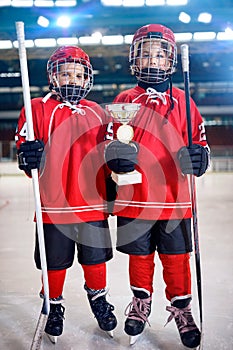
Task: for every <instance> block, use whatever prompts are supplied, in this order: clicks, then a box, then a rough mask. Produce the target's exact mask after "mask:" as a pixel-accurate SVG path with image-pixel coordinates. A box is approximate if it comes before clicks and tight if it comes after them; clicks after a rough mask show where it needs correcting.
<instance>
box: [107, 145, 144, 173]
mask: <svg viewBox="0 0 233 350" xmlns="http://www.w3.org/2000/svg"><path fill="white" fill-rule="evenodd" d="M137 154H138V145H137V143H136V142H130V143H129V144H126V143H123V142H120V141H112V142H111V143H109V144H108V145H107V146H106V148H105V161H106V163H107V165H108V167H109V169H111V170H112V171H114V172H115V173H118V174H119V173H128V172H130V171H133V170H134V169H135V164H137V162H138V161H137Z"/></svg>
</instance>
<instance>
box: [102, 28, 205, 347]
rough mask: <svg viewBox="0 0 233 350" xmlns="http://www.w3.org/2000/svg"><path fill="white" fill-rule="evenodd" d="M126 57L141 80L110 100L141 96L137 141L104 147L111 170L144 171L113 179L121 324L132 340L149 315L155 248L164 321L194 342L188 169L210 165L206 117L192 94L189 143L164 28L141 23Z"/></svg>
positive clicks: (171, 45) (173, 52)
mask: <svg viewBox="0 0 233 350" xmlns="http://www.w3.org/2000/svg"><path fill="white" fill-rule="evenodd" d="M130 64H131V70H132V72H133V74H135V76H136V78H137V81H138V84H137V86H136V87H134V88H131V89H129V90H126V91H123V92H122V93H120V94H119V95H118V96H117V97H116V98H115V100H114V102H116V103H124V102H125V103H140V104H141V109H140V111H139V112H138V113H137V115H136V116H135V118H134V119H133V120H132V121H131V122H130V124H131V125H132V127H133V129H134V138H133V141H134V143H136V144H137V145H138V147H131V145H130V144H129V145H126V144H121V142H119V141H112V142H111V143H110V144H109V145H108V146H107V147H106V151H105V158H106V161H107V164H108V166H109V168H110V169H111V170H113V171H115V172H117V173H121V172H126V171H132V170H134V169H135V168H136V169H137V170H138V171H140V172H141V173H142V183H141V184H135V185H133V186H131V185H126V186H118V194H117V199H116V201H115V205H114V212H113V213H114V214H115V215H117V226H118V241H117V249H118V250H119V251H121V252H123V253H126V254H128V255H129V278H130V285H131V289H132V291H133V294H134V296H133V300H132V303H131V304H130V307H129V312H128V314H127V316H128V317H127V319H126V321H125V332H126V333H127V334H129V335H130V336H131V337H132V338H133V337H134V340H135V336H138V335H139V334H141V333H142V332H143V330H144V327H145V324H146V322H148V316H149V315H150V312H151V302H152V293H153V274H154V255H155V250H157V251H158V255H159V258H160V260H161V262H162V266H163V278H164V281H165V284H166V291H165V292H166V297H167V299H168V300H169V301H170V302H171V306H168V307H167V310H168V311H169V312H170V313H171V315H170V317H169V321H170V320H171V319H172V318H174V319H175V321H176V324H177V327H178V330H179V333H180V336H181V340H182V342H183V344H184V345H185V346H187V347H190V348H193V347H196V346H198V345H199V343H200V331H199V329H198V328H197V326H196V324H195V322H194V320H193V317H192V314H191V306H190V302H191V299H192V294H191V273H190V264H189V258H190V252H191V251H192V239H191V217H192V212H191V199H190V194H189V187H188V178H187V176H186V174H194V175H196V176H201V175H202V174H204V173H205V171H206V169H207V167H208V163H209V150H208V146H207V142H206V135H205V129H204V124H203V120H202V117H201V115H200V113H199V112H198V110H197V107H196V106H195V103H194V101H193V100H192V99H191V115H192V139H193V145H192V146H191V147H188V146H187V145H188V135H187V122H186V107H185V105H186V103H185V94H184V92H183V91H182V90H180V89H178V88H175V87H172V74H173V73H174V72H175V69H176V64H177V47H176V43H175V38H174V34H173V32H172V31H171V30H170V29H169V28H166V27H165V26H162V25H158V24H150V25H146V26H143V27H141V28H139V29H138V30H137V31H136V33H135V35H134V37H133V41H132V45H131V48H130ZM126 147H127V148H128V151H127V156H125V155H124V154H125V152H126ZM134 340H132V342H133V341H134Z"/></svg>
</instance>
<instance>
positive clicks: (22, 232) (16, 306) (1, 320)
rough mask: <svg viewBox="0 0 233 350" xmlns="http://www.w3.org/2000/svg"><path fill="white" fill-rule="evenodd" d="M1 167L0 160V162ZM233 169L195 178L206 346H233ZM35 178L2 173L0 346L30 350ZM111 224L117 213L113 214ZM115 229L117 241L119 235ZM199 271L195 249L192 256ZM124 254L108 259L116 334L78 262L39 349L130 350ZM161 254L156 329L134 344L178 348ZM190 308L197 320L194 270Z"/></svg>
mask: <svg viewBox="0 0 233 350" xmlns="http://www.w3.org/2000/svg"><path fill="white" fill-rule="evenodd" d="M0 166H1V165H0ZM232 180H233V174H229V173H228V174H214V173H208V174H207V175H206V176H205V177H203V178H202V179H198V181H197V185H198V218H199V234H200V235H201V239H200V247H201V259H202V282H203V309H204V349H205V350H215V349H216V350H232V349H233V302H232V296H233V283H232V267H233V264H232V263H233V253H232V252H233V236H232V225H233V212H232V208H233V205H232V204H233V195H232ZM33 212H34V202H33V190H32V184H31V180H30V179H28V178H26V177H24V176H19V175H17V176H13V175H12V176H0V237H1V244H0V278H1V284H0V308H1V309H0V349H1V350H25V349H29V348H30V344H31V341H32V338H33V334H34V330H35V327H36V323H37V320H38V317H39V313H40V309H41V306H42V302H41V300H40V298H39V297H38V292H39V290H40V272H39V271H38V270H36V268H35V266H34V261H33V246H34V224H33V221H32V220H33ZM111 225H112V226H114V218H112V219H111ZM112 232H113V241H115V234H114V230H113V231H112ZM191 262H192V269H194V255H193V256H192V259H191ZM127 269H128V260H127V256H125V255H123V254H120V253H118V252H115V256H114V259H113V260H112V261H110V262H109V263H108V286H109V287H110V290H109V296H108V300H109V301H110V302H111V303H112V304H113V305H114V306H115V313H116V316H117V319H118V326H117V328H116V330H115V337H114V339H111V338H110V337H109V336H108V335H107V334H106V333H104V332H103V331H101V330H100V329H99V328H98V327H97V323H96V320H95V319H94V316H93V314H92V313H91V311H90V307H89V304H88V302H87V298H86V293H85V291H84V289H83V275H82V271H81V269H80V266H79V265H78V263H77V262H75V263H74V265H73V267H72V268H70V269H69V271H68V274H67V280H66V284H65V291H64V297H65V307H66V313H65V329H64V333H63V335H62V336H61V337H59V339H58V343H57V344H56V345H53V344H52V343H51V342H50V341H49V339H48V338H47V337H44V338H43V342H42V346H41V349H56V350H61V349H62V350H71V349H78V350H79V349H80V350H110V349H111V350H125V349H129V343H128V337H127V335H126V334H124V331H123V327H124V319H125V316H124V310H125V308H126V306H127V305H128V303H129V302H130V301H131V291H130V288H129V285H128V274H127ZM161 276H162V271H161V265H160V262H159V260H158V259H157V258H156V273H155V277H154V289H155V291H154V296H153V304H152V314H151V317H150V324H151V327H149V326H147V327H146V330H145V332H144V333H143V335H142V336H141V337H140V338H139V339H138V341H137V343H136V344H135V345H133V346H132V347H130V348H131V349H133V350H152V349H153V350H157V349H159V350H181V349H184V347H183V346H182V344H181V342H180V339H179V336H178V332H177V330H176V326H175V323H174V321H172V322H171V323H169V324H168V325H167V326H166V327H164V325H165V323H166V321H167V318H168V316H169V314H168V312H167V311H166V310H165V307H166V305H168V302H167V301H166V299H165V296H164V283H163V281H162V277H161ZM193 277H194V278H193V279H194V280H193V302H192V308H193V313H194V316H195V319H196V321H197V323H199V318H198V301H197V293H196V282H195V274H193Z"/></svg>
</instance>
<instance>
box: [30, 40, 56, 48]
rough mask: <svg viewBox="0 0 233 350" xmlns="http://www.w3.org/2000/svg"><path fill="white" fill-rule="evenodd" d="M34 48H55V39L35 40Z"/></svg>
mask: <svg viewBox="0 0 233 350" xmlns="http://www.w3.org/2000/svg"><path fill="white" fill-rule="evenodd" d="M34 43H35V46H36V47H54V46H57V41H56V39H53V38H48V39H35V41H34Z"/></svg>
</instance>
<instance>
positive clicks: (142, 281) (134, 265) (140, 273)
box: [129, 253, 155, 293]
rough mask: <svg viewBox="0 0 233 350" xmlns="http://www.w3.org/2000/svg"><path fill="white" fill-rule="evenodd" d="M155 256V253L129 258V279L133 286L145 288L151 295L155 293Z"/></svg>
mask: <svg viewBox="0 0 233 350" xmlns="http://www.w3.org/2000/svg"><path fill="white" fill-rule="evenodd" d="M154 256H155V253H152V254H149V255H130V256H129V278H130V285H131V286H133V287H138V288H144V289H146V290H148V291H149V292H150V293H153V276H154V267H155V264H154Z"/></svg>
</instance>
